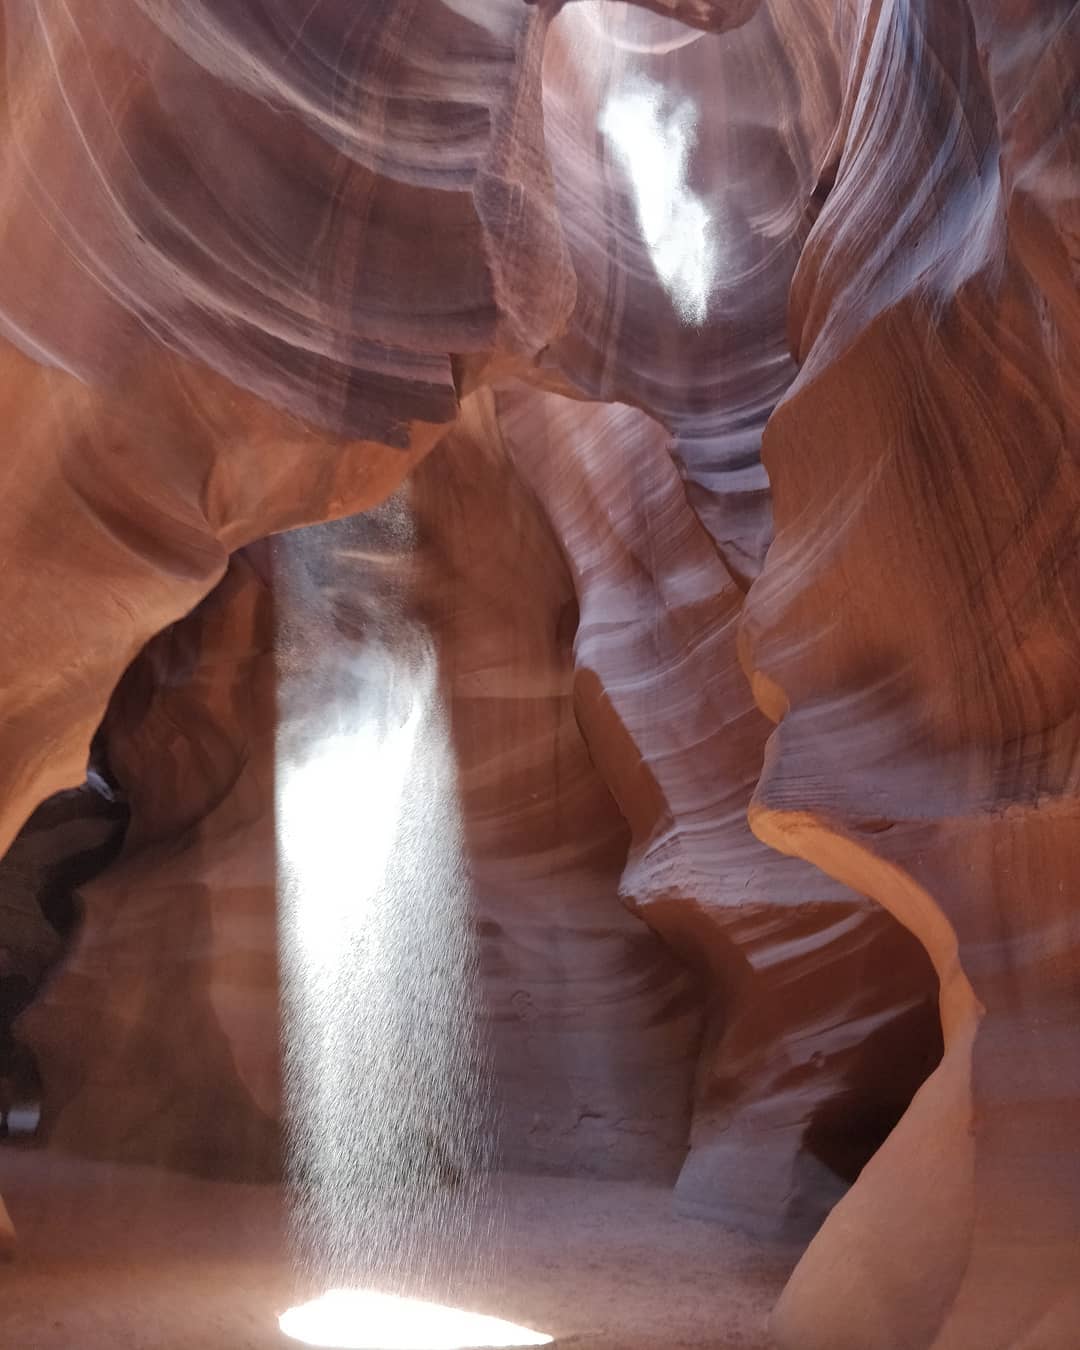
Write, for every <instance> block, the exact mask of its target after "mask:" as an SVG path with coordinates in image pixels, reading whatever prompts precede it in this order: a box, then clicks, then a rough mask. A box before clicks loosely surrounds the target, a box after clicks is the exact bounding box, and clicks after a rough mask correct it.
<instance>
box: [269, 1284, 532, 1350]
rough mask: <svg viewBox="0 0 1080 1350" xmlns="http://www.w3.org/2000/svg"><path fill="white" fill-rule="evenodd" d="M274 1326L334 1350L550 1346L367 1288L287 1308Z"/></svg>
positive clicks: (490, 1322) (474, 1317) (484, 1320)
mask: <svg viewBox="0 0 1080 1350" xmlns="http://www.w3.org/2000/svg"><path fill="white" fill-rule="evenodd" d="M278 1323H279V1325H280V1327H281V1329H282V1331H283V1332H284V1333H285V1335H286V1336H289V1337H291V1338H292V1339H293V1340H295V1341H303V1342H304V1344H305V1345H322V1346H332V1347H335V1348H336V1350H479V1347H481V1346H511V1345H550V1344H551V1337H550V1336H545V1335H544V1334H543V1332H540V1331H531V1330H530V1329H529V1328H528V1327H519V1326H515V1325H514V1323H513V1322H504V1321H502V1320H501V1319H500V1318H498V1317H485V1316H483V1315H482V1314H480V1313H471V1312H463V1311H461V1309H459V1308H446V1307H444V1306H443V1305H442V1304H440V1303H424V1302H422V1301H421V1300H420V1299H415V1298H397V1297H395V1296H394V1295H393V1294H377V1293H373V1292H371V1291H369V1290H366V1289H335V1290H332V1291H331V1292H330V1293H329V1294H323V1296H322V1298H317V1299H314V1300H313V1301H312V1302H311V1303H303V1304H301V1305H300V1306H299V1307H296V1308H290V1309H289V1311H288V1312H287V1313H283V1314H282V1316H281V1317H280V1318H279V1319H278Z"/></svg>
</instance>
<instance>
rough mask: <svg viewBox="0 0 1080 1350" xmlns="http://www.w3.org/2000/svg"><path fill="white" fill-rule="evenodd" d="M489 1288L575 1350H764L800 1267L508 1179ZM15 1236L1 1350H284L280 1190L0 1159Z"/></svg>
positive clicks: (636, 1197) (659, 1204)
mask: <svg viewBox="0 0 1080 1350" xmlns="http://www.w3.org/2000/svg"><path fill="white" fill-rule="evenodd" d="M501 1191H502V1197H503V1198H502V1208H503V1212H504V1217H503V1224H502V1233H503V1234H504V1236H503V1240H502V1243H501V1251H500V1259H499V1261H498V1267H499V1269H498V1274H497V1275H495V1276H490V1277H488V1278H486V1279H485V1280H484V1282H483V1287H475V1286H473V1287H467V1286H466V1287H464V1288H462V1289H461V1292H460V1297H458V1298H456V1300H455V1301H456V1302H457V1303H458V1304H459V1305H460V1306H462V1307H468V1308H470V1309H472V1310H473V1311H477V1312H486V1313H489V1314H492V1315H494V1316H497V1317H503V1318H507V1319H509V1320H511V1321H515V1322H519V1323H522V1324H524V1325H526V1326H530V1327H533V1328H536V1329H538V1330H541V1331H546V1332H548V1333H549V1334H551V1335H553V1336H554V1337H555V1338H556V1345H557V1346H560V1347H562V1346H566V1347H574V1350H698V1347H700V1350H735V1348H736V1347H737V1348H738V1350H767V1348H768V1347H769V1346H770V1341H769V1338H768V1336H767V1334H766V1331H765V1322H766V1317H767V1315H768V1311H769V1309H770V1307H771V1306H772V1304H773V1302H774V1300H775V1299H776V1296H777V1294H778V1293H779V1291H780V1288H781V1287H782V1285H783V1282H784V1280H785V1278H786V1276H787V1273H788V1271H789V1269H790V1266H791V1264H792V1262H793V1260H794V1257H795V1255H796V1254H795V1253H793V1252H790V1251H787V1252H777V1251H774V1250H772V1249H770V1248H768V1247H764V1246H762V1245H760V1244H757V1243H754V1242H752V1241H751V1240H749V1239H747V1238H743V1237H740V1236H738V1235H734V1234H732V1233H729V1232H726V1231H725V1230H724V1229H721V1228H717V1227H715V1226H713V1225H711V1224H705V1223H700V1222H698V1221H695V1220H691V1219H679V1218H676V1217H674V1216H673V1215H672V1213H671V1207H670V1199H669V1194H668V1192H667V1191H665V1190H664V1189H662V1188H659V1187H655V1186H648V1185H644V1184H637V1183H626V1182H599V1181H580V1180H565V1179H561V1178H546V1177H506V1178H504V1179H503V1182H502V1186H501ZM0 1193H2V1194H3V1195H4V1197H5V1199H6V1200H7V1204H8V1208H9V1210H10V1211H11V1215H12V1218H13V1219H14V1221H15V1224H16V1227H17V1229H18V1231H19V1237H20V1247H19V1254H18V1257H17V1258H16V1259H15V1260H14V1261H12V1262H11V1263H8V1264H5V1265H3V1266H0V1346H3V1347H5V1350H6V1348H7V1347H12V1348H14V1347H19V1350H106V1347H107V1348H108V1350H269V1348H270V1347H273V1350H286V1348H287V1347H293V1350H295V1347H296V1344H297V1343H296V1342H294V1341H290V1340H288V1339H287V1338H286V1337H284V1336H283V1335H282V1334H281V1333H280V1332H279V1330H278V1328H277V1315H278V1314H279V1313H280V1312H282V1311H284V1309H285V1308H287V1307H288V1306H289V1304H290V1303H292V1302H294V1301H295V1297H294V1294H295V1288H294V1284H293V1276H292V1273H291V1271H290V1269H289V1265H288V1262H287V1260H286V1255H285V1243H284V1239H283V1231H284V1226H283V1201H282V1194H281V1192H280V1190H278V1189H277V1188H275V1187H256V1186H239V1185H232V1184H222V1183H213V1182H204V1181H197V1180H192V1179H190V1178H187V1177H181V1176H177V1175H176V1174H172V1173H164V1172H158V1171H155V1170H153V1169H151V1168H144V1167H115V1166H109V1165H102V1164H96V1163H87V1162H83V1161H80V1160H77V1159H72V1158H65V1157H61V1156H57V1155H51V1154H47V1153H42V1152H32V1151H22V1150H16V1149H10V1148H0Z"/></svg>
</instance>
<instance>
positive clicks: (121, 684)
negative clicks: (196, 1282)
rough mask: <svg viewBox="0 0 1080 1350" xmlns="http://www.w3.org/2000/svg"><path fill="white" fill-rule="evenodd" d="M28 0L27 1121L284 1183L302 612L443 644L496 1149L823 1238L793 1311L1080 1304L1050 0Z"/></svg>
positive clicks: (394, 654)
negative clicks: (60, 874) (45, 830)
mask: <svg viewBox="0 0 1080 1350" xmlns="http://www.w3.org/2000/svg"><path fill="white" fill-rule="evenodd" d="M0 12H2V16H3V55H4V63H5V64H4V82H3V102H2V107H0V173H2V175H3V182H4V186H5V192H4V195H3V202H2V205H0V248H2V250H3V255H2V256H3V260H4V264H5V265H4V267H3V268H0V335H2V339H3V345H2V347H0V399H2V400H3V404H2V406H3V408H4V411H5V414H6V423H7V426H8V428H9V446H8V451H7V457H6V461H5V474H4V487H5V491H4V494H3V500H2V501H0V539H2V542H3V549H4V559H5V563H6V566H5V569H4V573H3V577H2V579H0V613H2V615H3V619H4V625H5V633H6V640H5V642H4V643H3V644H0V845H3V846H4V847H6V846H7V845H8V844H9V843H11V841H12V840H15V839H16V836H18V839H17V841H16V843H15V844H14V848H13V851H12V852H11V853H9V855H8V858H7V860H6V862H5V863H4V864H3V867H4V868H5V869H6V870H4V871H0V887H3V888H5V889H3V890H2V891H0V951H2V952H4V953H6V955H5V956H4V960H5V961H6V963H7V965H6V966H5V969H4V971H2V972H0V976H2V975H4V974H7V975H11V974H15V975H17V976H18V978H19V979H21V980H23V981H24V982H25V984H26V989H25V991H24V992H25V994H26V1001H27V1002H29V1001H30V998H31V995H33V994H34V993H35V991H36V997H35V998H34V999H33V1001H32V1002H30V1006H29V1007H28V1008H27V1010H26V1011H25V1012H22V1015H21V1016H15V1013H16V1012H18V1011H21V1009H14V1008H13V1009H12V1017H11V1018H9V1019H8V1021H9V1022H10V1024H11V1030H10V1035H11V1036H13V1037H15V1038H17V1042H18V1044H19V1045H20V1046H21V1047H23V1048H24V1049H26V1050H27V1051H28V1052H29V1053H31V1054H32V1055H33V1056H34V1061H33V1063H34V1072H35V1073H37V1074H39V1075H40V1083H41V1088H42V1091H43V1094H44V1097H43V1103H44V1123H45V1129H46V1131H47V1133H48V1135H49V1137H50V1139H51V1141H52V1143H53V1144H54V1145H55V1146H58V1147H65V1148H69V1149H73V1150H75V1151H81V1152H87V1153H91V1154H94V1155H96V1156H101V1157H123V1158H139V1159H142V1160H154V1161H158V1162H164V1163H167V1164H169V1165H173V1166H178V1167H184V1168H188V1169H192V1170H199V1171H204V1172H211V1173H216V1174H219V1175H229V1176H251V1177H254V1176H270V1175H273V1174H274V1173H275V1170H276V1167H277V1154H278V1142H279V1126H278V1120H279V1116H280V1109H281V1107H280V1099H281V1092H280V1083H279V1069H278V1049H277V1019H278V1007H279V1001H280V992H279V985H280V972H279V968H278V959H277V953H278V918H277V903H276V892H277V890H278V889H279V877H278V875H277V859H278V853H277V851H276V850H277V849H278V847H279V845H280V839H278V838H277V835H278V834H279V833H280V831H279V830H278V829H276V828H275V827H276V826H280V823H281V821H280V816H281V810H282V807H281V791H280V783H278V782H277V781H276V780H277V778H279V777H280V772H279V770H280V767H281V762H282V747H283V746H286V747H289V746H294V745H295V744H298V743H299V740H300V739H302V738H303V737H304V736H305V735H308V734H309V733H310V734H314V733H311V732H310V728H312V727H314V726H315V725H316V723H317V722H318V719H319V717H320V716H325V714H326V712H327V708H329V707H330V702H328V701H327V700H328V699H329V694H326V691H322V692H320V690H321V687H320V684H319V680H318V679H312V680H307V681H306V682H305V678H301V677H302V676H303V675H304V670H303V666H304V662H303V659H302V656H301V659H300V664H299V665H298V664H297V658H296V655H295V653H296V651H297V650H299V651H300V652H301V654H302V652H303V642H301V643H300V645H299V648H297V644H296V642H295V641H293V644H292V647H291V648H290V647H289V642H287V641H283V636H285V637H287V636H288V635H289V634H290V633H291V634H292V639H295V638H296V636H297V634H298V633H299V634H301V636H303V635H307V636H306V637H305V639H304V640H305V641H307V642H308V643H309V647H310V650H311V651H312V653H313V656H312V661H311V662H310V663H309V664H310V665H311V666H312V668H314V667H315V666H316V665H317V661H316V660H315V658H314V652H315V649H316V645H317V644H319V643H321V642H322V641H323V639H324V638H325V639H326V642H327V643H328V644H329V648H332V649H333V651H334V652H337V653H338V654H339V655H340V657H341V660H342V661H347V662H349V663H352V667H355V668H358V669H363V670H364V671H365V672H367V673H366V674H365V675H364V682H365V683H364V691H365V694H364V696H365V697H366V698H369V699H371V700H373V703H372V706H376V705H377V706H378V707H379V708H381V709H383V710H389V712H388V713H387V715H388V716H391V720H392V716H393V715H396V714H394V709H395V708H396V707H397V703H398V701H400V697H401V691H400V687H399V686H398V685H396V684H395V682H394V681H395V678H396V677H394V675H393V672H394V671H395V670H397V669H398V665H397V664H395V663H400V662H406V663H408V662H410V661H413V658H414V657H416V656H417V652H419V651H420V650H421V648H422V654H423V662H422V664H423V667H424V669H425V670H426V671H428V674H429V675H430V679H429V680H428V684H427V685H425V688H428V687H429V686H430V688H429V693H428V697H429V698H430V700H431V701H432V706H433V707H434V706H436V705H437V707H438V708H439V709H440V712H439V717H440V718H441V719H442V721H441V722H440V725H441V726H442V727H443V728H444V730H445V745H446V747H447V748H446V751H445V752H446V754H447V755H450V756H452V761H448V762H452V763H453V766H454V773H453V776H454V781H455V783H456V788H455V791H456V798H455V802H456V805H455V806H454V811H455V812H456V815H455V821H456V822H457V823H456V825H455V829H456V830H458V831H459V835H460V841H461V852H462V859H463V865H464V866H465V873H464V874H463V875H465V874H467V889H468V894H469V896H470V903H471V905H472V907H473V913H474V917H475V923H476V935H477V942H478V952H479V961H480V970H481V987H482V991H483V998H484V1007H485V1009H486V1011H487V1019H486V1020H487V1027H488V1030H489V1033H490V1035H489V1042H490V1047H489V1048H490V1054H491V1062H492V1068H493V1071H494V1082H495V1087H496V1090H497V1092H498V1094H500V1097H501V1100H502V1102H503V1115H504V1119H503V1130H502V1144H501V1147H502V1152H503V1157H504V1161H505V1162H506V1163H507V1164H508V1165H512V1166H516V1167H524V1168H532V1169H536V1170H560V1171H567V1172H571V1173H574V1172H579V1173H588V1174H592V1175H605V1176H630V1175H635V1176H641V1175H649V1176H651V1177H655V1178H657V1179H663V1180H665V1181H667V1182H669V1183H670V1184H671V1186H672V1188H673V1194H674V1201H675V1203H676V1204H677V1205H678V1206H679V1207H680V1208H681V1209H683V1210H684V1211H686V1212H690V1213H693V1214H698V1215H701V1216H703V1217H708V1218H710V1219H714V1220H717V1221H720V1222H725V1223H729V1224H735V1225H739V1226H743V1227H747V1228H750V1229H752V1230H753V1231H755V1232H757V1233H759V1234H764V1235H769V1236H772V1237H782V1238H784V1239H790V1238H796V1239H798V1240H802V1241H806V1240H809V1246H808V1247H807V1249H806V1252H805V1255H804V1256H803V1257H802V1260H801V1261H800V1263H799V1264H798V1266H797V1268H796V1270H795V1272H794V1275H793V1277H792V1279H791V1282H790V1284H789V1285H788V1288H787V1290H786V1292H785V1294H784V1296H783V1298H782V1300H781V1303H780V1306H779V1308H778V1309H777V1313H776V1316H775V1321H774V1334H775V1336H776V1338H777V1340H778V1342H779V1344H780V1345H781V1346H782V1347H785V1350H786V1348H787V1347H791V1350H817V1348H818V1347H820V1350H868V1348H869V1347H872V1348H873V1350H879V1347H880V1350H970V1347H973V1346H978V1347H980V1350H1036V1347H1038V1350H1072V1347H1073V1345H1074V1343H1075V1336H1076V1327H1077V1326H1080V1302H1078V1299H1080V1295H1078V1293H1077V1291H1078V1289H1080V1269H1078V1266H1080V1160H1078V1157H1077V1139H1078V1138H1080V1069H1078V1067H1077V1066H1078V1065H1080V1044H1078V1041H1080V1031H1078V1028H1080V1006H1078V1000H1077V983H1076V974H1077V964H1078V960H1080V956H1078V953H1080V943H1078V940H1077V903H1076V897H1075V895H1074V886H1075V876H1076V874H1077V868H1078V863H1077V860H1076V859H1075V858H1074V857H1073V854H1074V852H1075V842H1074V840H1075V837H1076V829H1075V824H1076V822H1075V819H1074V816H1075V814H1076V801H1077V781H1078V771H1077V736H1076V728H1077V726H1078V725H1080V709H1078V707H1077V704H1076V694H1075V690H1076V687H1077V680H1076V673H1077V669H1078V667H1080V646H1078V640H1077V624H1076V621H1075V614H1074V610H1075V608H1076V594H1077V586H1078V582H1080V577H1078V576H1077V575H1076V571H1077V564H1076V557H1077V539H1076V537H1075V536H1076V530H1077V526H1076V520H1077V516H1078V506H1080V486H1078V482H1077V469H1076V462H1077V452H1078V450H1080V434H1078V428H1080V405H1078V401H1077V392H1076V391H1077V389H1078V388H1080V342H1078V337H1080V304H1078V299H1077V297H1078V294H1080V286H1078V283H1080V255H1078V251H1077V248H1078V245H1077V241H1078V238H1080V204H1078V203H1080V117H1078V113H1077V107H1078V98H1080V86H1078V80H1080V8H1078V7H1077V6H1076V5H1075V4H1073V3H1071V0H1037V2H1036V0H1016V2H1015V3H1008V4H1006V3H1002V2H1001V0H787V2H786V3H782V0H643V3H641V4H639V5H631V4H622V3H616V2H615V0H566V2H565V3H561V4H560V3H554V2H552V3H544V2H543V0H541V2H540V3H537V4H529V3H526V0H368V2H367V3H366V4H365V5H364V6H363V14H362V22H360V21H359V19H358V15H357V11H356V6H355V5H346V4H344V3H341V2H340V0H322V3H319V4H316V5H314V6H313V7H308V6H297V5H295V4H293V3H291V0H290V2H288V3H287V2H286V0H245V3H242V4H234V5H221V4H216V3H211V0H183V2H182V3H170V4H165V3H161V2H160V0H96V3H94V4H93V5H90V4H89V3H74V4H68V5H53V4H46V3H43V0H4V3H3V5H2V7H0ZM320 522H322V523H320ZM394 522H397V523H396V524H395V523H394ZM402 522H405V523H404V525H403V524H402ZM299 527H313V528H306V529H301V528H299ZM283 532H284V533H283ZM271 535H280V538H279V539H277V540H275V541H273V542H270V543H267V542H263V541H265V540H267V539H268V537H269V536H271ZM320 625H322V627H320ZM410 634H411V635H412V636H409V635H410ZM417 634H422V638H421V637H417V636H416V635H417ZM320 635H321V636H320ZM395 644H396V645H395ZM410 644H412V645H411V646H410ZM417 644H419V646H417ZM406 648H408V650H406ZM414 648H415V650H414ZM286 649H288V650H291V651H292V652H293V656H292V657H291V658H290V660H291V661H292V662H293V664H292V665H289V664H288V663H286V664H285V665H283V662H282V652H283V650H286ZM320 650H321V648H320ZM417 659H419V658H417ZM411 668H412V667H411V666H410V669H411ZM425 678H426V679H427V677H425ZM297 690H300V691H301V693H300V694H298V693H297ZM290 691H291V692H290ZM338 692H339V693H340V690H339V691H338ZM324 694H325V697H324ZM335 696H336V695H335ZM331 701H332V700H331ZM406 720H407V719H406ZM99 728H100V732H99V731H98V729H99ZM95 734H97V737H98V738H97V740H96V741H95V754H103V755H104V756H105V760H106V761H107V763H108V766H109V774H110V778H109V783H110V787H109V791H110V793H112V792H115V793H117V794H120V795H122V796H123V797H124V798H125V799H126V801H127V803H128V804H129V805H130V811H131V822H130V826H129V828H128V830H127V834H126V837H125V839H124V843H123V851H122V852H121V854H120V856H119V857H118V858H116V859H115V860H113V861H111V862H110V861H108V850H106V852H105V853H95V849H99V848H102V847H104V840H103V839H102V838H99V837H98V835H96V834H94V833H93V829H91V836H92V837H93V840H94V841H96V842H94V843H93V847H91V848H90V850H89V851H90V852H91V853H95V860H94V864H93V867H92V868H91V869H90V871H98V872H99V874H98V875H96V876H94V877H93V878H92V879H90V871H88V870H86V869H85V868H83V869H82V870H80V868H81V866H82V865H81V863H80V864H79V865H78V866H76V867H75V868H74V870H68V871H66V872H65V873H64V875H65V878H66V880H65V883H64V887H63V891H64V894H63V897H62V901H58V899H57V895H58V892H56V890H55V887H54V888H53V890H52V891H50V889H49V885H50V883H49V882H48V878H47V877H45V876H44V874H43V871H42V867H41V866H39V865H38V864H39V862H40V861H41V859H44V860H45V862H47V864H48V867H53V866H54V865H59V863H60V862H61V861H64V862H65V866H66V864H67V863H70V862H71V860H72V859H73V858H74V859H79V858H80V857H82V856H83V854H84V853H85V850H86V841H87V839H89V838H90V837H91V836H86V837H85V838H84V837H83V836H82V835H80V834H79V829H81V828H82V826H81V825H80V826H79V828H78V829H76V830H75V833H74V834H73V835H72V837H71V839H68V838H67V836H66V835H65V836H64V837H63V838H61V837H60V835H56V834H50V835H49V838H48V840H45V836H43V834H42V832H41V828H42V820H43V819H46V818H51V817H50V816H49V813H50V812H52V813H54V814H55V813H56V812H58V811H59V812H60V813H61V815H62V814H63V812H64V811H65V810H66V809H67V808H66V807H65V806H64V805H63V803H64V802H65V801H66V802H68V804H69V805H70V803H71V802H72V801H73V800H75V798H71V797H65V796H63V795H58V794H64V793H67V792H74V793H75V794H76V797H77V798H78V801H80V802H82V803H83V804H84V805H85V804H87V803H89V798H88V797H86V793H87V791H88V789H87V788H86V787H85V786H83V785H84V784H85V783H86V782H87V766H88V761H89V760H90V747H91V740H92V738H93V737H94V736H95ZM91 781H92V780H91ZM102 781H103V780H102ZM90 792H91V796H92V795H93V790H92V788H91V789H90ZM80 793H81V794H83V796H82V797H78V794H80ZM360 799H361V800H370V803H371V805H370V810H369V811H368V817H367V818H368V820H369V821H372V822H377V821H379V820H381V819H382V816H383V814H384V811H383V805H384V804H381V803H380V800H379V798H378V796H377V795H373V794H372V793H371V792H370V791H369V794H368V797H367V798H364V797H363V795H362V794H360ZM43 802H45V803H46V805H45V807H43V808H42V810H43V811H44V812H45V813H46V814H45V816H44V817H43V816H42V815H41V814H40V813H39V814H38V815H37V816H34V817H32V818H31V813H32V812H34V810H35V808H37V807H39V805H40V804H41V803H43ZM89 804H90V805H93V803H89ZM275 807H276V808H277V815H278V819H277V820H275ZM90 814H91V815H93V814H94V812H93V811H91V812H90ZM75 817H77V818H79V819H82V816H81V808H80V810H79V811H75V813H74V817H73V818H75ZM28 818H29V823H27V822H28ZM94 828H96V826H95V827H94ZM110 828H111V827H110ZM20 830H21V831H22V832H21V833H20ZM371 831H372V836H371V840H370V848H373V849H374V850H375V851H376V852H377V851H378V849H379V848H381V847H382V844H381V843H380V841H379V839H376V838H375V833H377V831H375V826H374V825H372V826H371ZM384 833H385V832H384ZM43 840H45V842H43ZM363 847H364V848H368V847H369V844H365V845H364V846H363ZM42 849H44V852H41V850H42ZM46 855H47V856H46ZM27 859H30V860H31V862H32V864H33V865H28V864H27V863H26V860H27ZM35 859H36V860H38V861H34V860H35ZM368 862H369V863H370V857H369V860H368ZM106 864H107V865H106ZM359 865H360V864H358V866H359ZM365 865H368V864H365ZM380 865H381V864H380ZM45 870H46V871H47V870H48V868H46V869H45ZM455 884H457V883H455ZM462 885H466V882H462ZM57 904H60V909H61V910H62V911H63V913H60V914H59V920H60V921H59V922H58V913H57V912H53V911H56V906H57ZM50 906H52V909H51V910H50ZM76 916H78V920H79V921H78V923H73V922H72V920H73V919H74V918H75V917H76ZM16 967H17V969H16ZM9 968H10V969H9ZM20 988H21V986H20ZM2 1218H3V1211H2V1210H0V1220H2Z"/></svg>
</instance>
